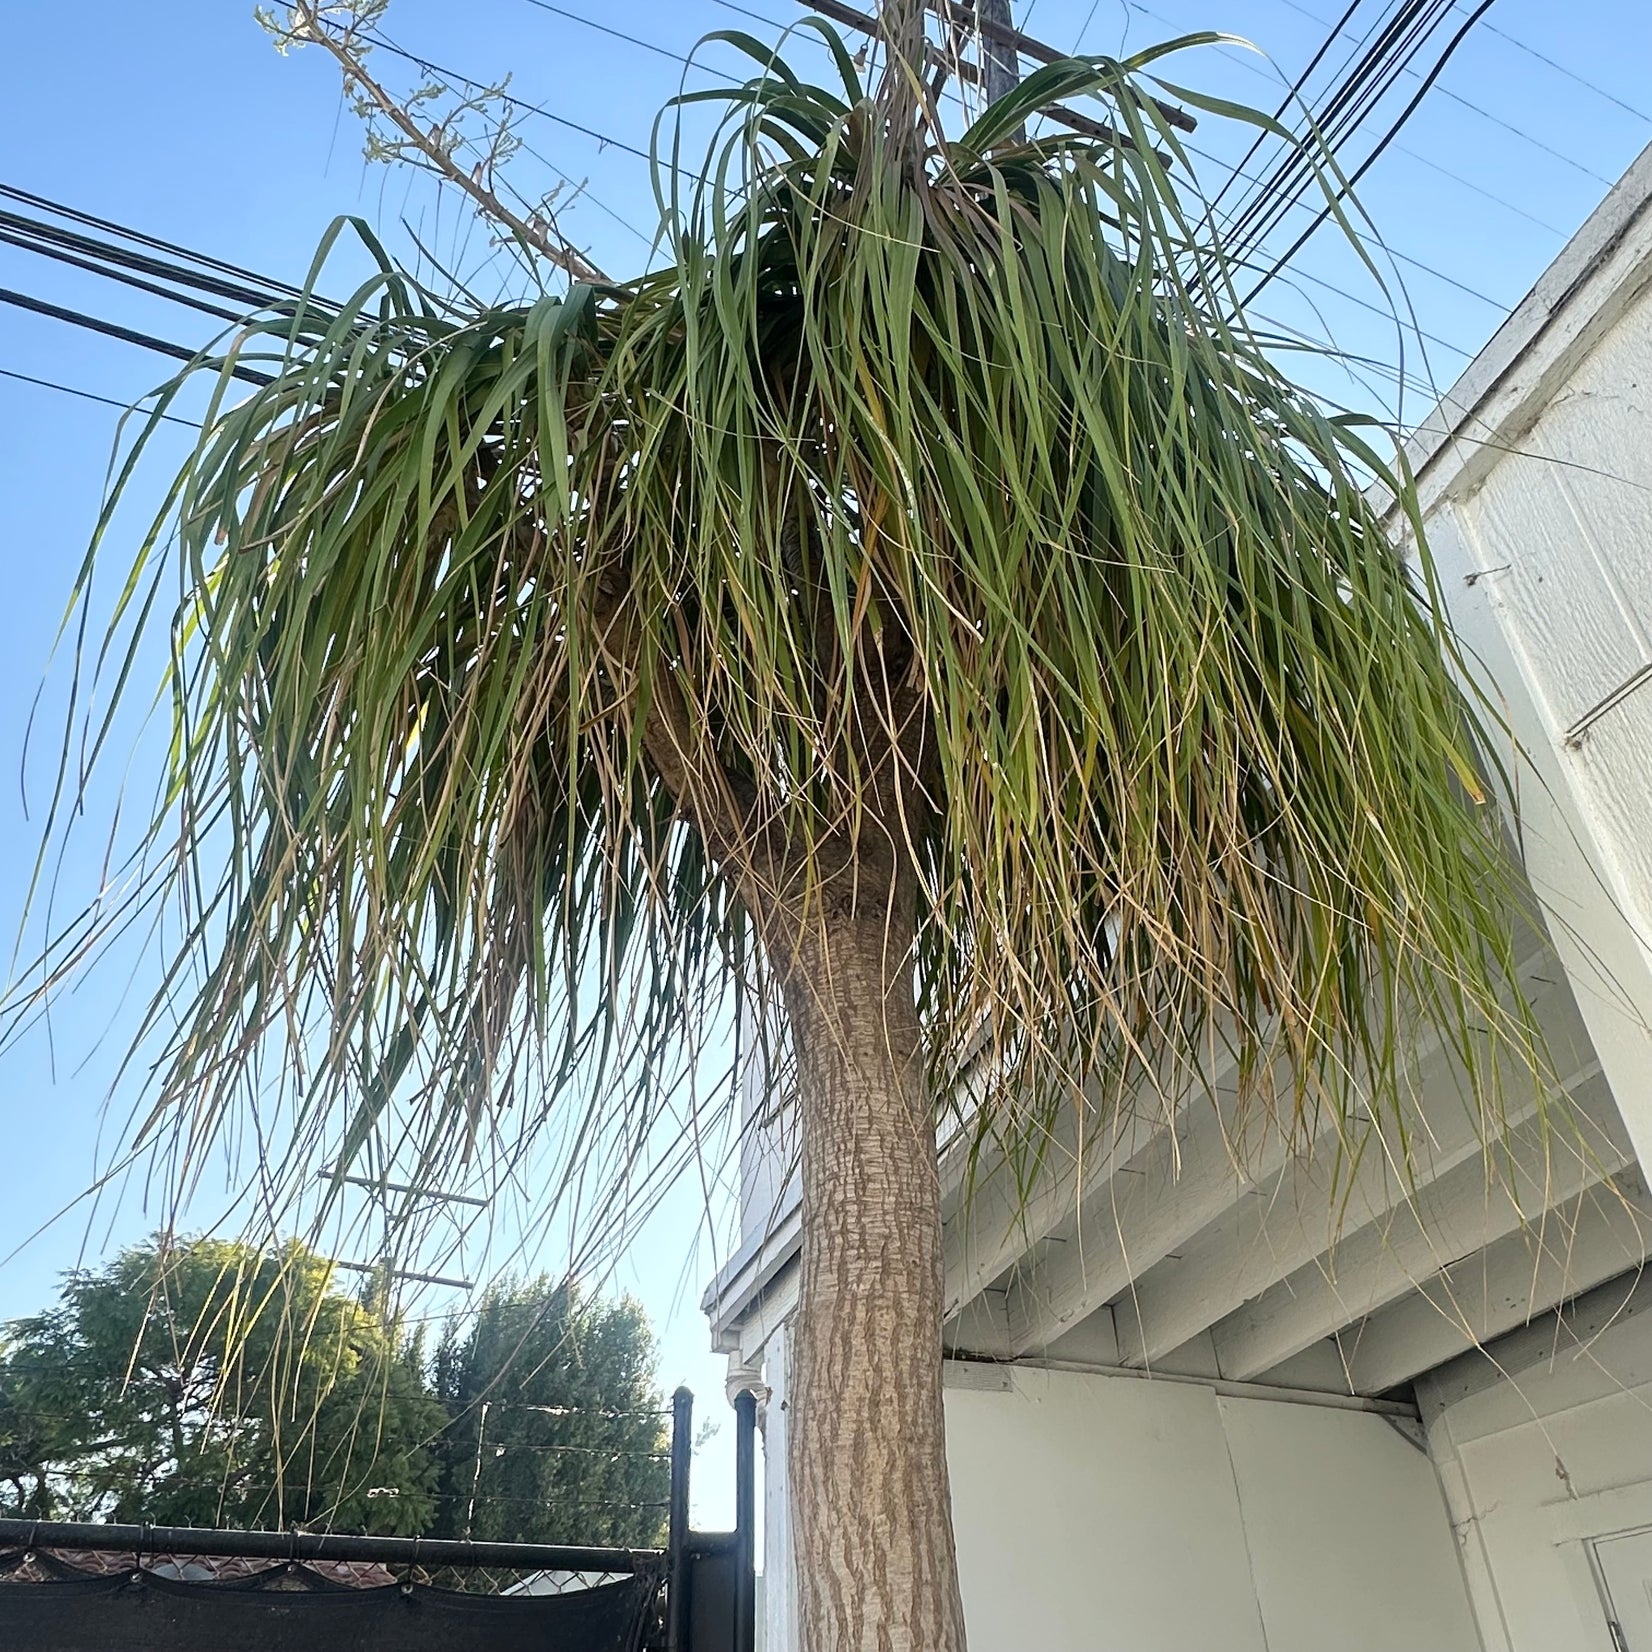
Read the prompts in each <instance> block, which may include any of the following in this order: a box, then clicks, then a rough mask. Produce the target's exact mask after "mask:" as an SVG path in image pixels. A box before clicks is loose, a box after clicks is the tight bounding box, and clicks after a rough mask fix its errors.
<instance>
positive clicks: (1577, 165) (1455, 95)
mask: <svg viewBox="0 0 1652 1652" xmlns="http://www.w3.org/2000/svg"><path fill="white" fill-rule="evenodd" d="M1281 4H1283V5H1286V6H1289V7H1290V8H1291V10H1292V11H1294V12H1300V13H1301V14H1302V16H1304V17H1306V18H1307V19H1308V20H1309V21H1310V22H1313V23H1318V24H1319V25H1320V26H1321V27H1322V28H1324V27H1328V26H1329V25H1328V24H1327V23H1326V20H1325V19H1324V18H1323V17H1320V16H1318V15H1317V14H1316V13H1314V12H1311V11H1309V10H1308V8H1307V7H1306V6H1304V5H1302V4H1300V3H1299V0H1281ZM1413 72H1414V73H1415V72H1417V71H1413ZM1440 96H1441V97H1443V98H1448V99H1450V101H1451V102H1453V103H1456V104H1460V105H1461V106H1462V107H1463V108H1464V109H1467V110H1468V111H1469V112H1470V113H1471V114H1475V115H1478V116H1480V118H1481V119H1482V120H1487V121H1490V122H1491V123H1492V125H1493V126H1498V127H1501V128H1502V129H1503V131H1505V132H1507V133H1509V134H1510V135H1511V136H1512V137H1516V138H1519V139H1520V140H1521V142H1523V143H1528V144H1530V145H1531V146H1532V147H1533V148H1534V149H1540V150H1542V151H1543V153H1544V154H1545V155H1552V156H1553V157H1554V158H1555V159H1556V160H1557V161H1563V162H1565V164H1566V165H1567V166H1569V167H1572V168H1574V169H1575V170H1576V171H1578V172H1581V173H1583V174H1584V176H1585V177H1589V178H1593V179H1594V180H1595V182H1596V183H1600V184H1605V185H1606V186H1607V187H1608V188H1610V187H1611V185H1612V179H1610V178H1607V177H1603V176H1602V175H1601V174H1600V173H1599V172H1596V171H1595V170H1594V168H1593V167H1590V166H1585V165H1584V164H1583V162H1582V161H1580V160H1575V159H1574V158H1573V157H1572V156H1570V155H1568V154H1565V153H1564V152H1563V151H1561V150H1559V149H1556V148H1554V147H1553V146H1552V145H1550V144H1546V143H1544V142H1543V140H1542V139H1541V138H1534V137H1533V136H1532V135H1531V133H1530V132H1527V131H1524V130H1523V129H1522V128H1520V127H1518V126H1515V125H1513V124H1512V123H1511V122H1509V121H1506V120H1504V119H1503V118H1502V116H1501V115H1494V114H1493V113H1492V112H1491V111H1490V110H1489V109H1484V108H1482V107H1481V106H1480V105H1479V104H1478V103H1473V102H1471V101H1470V100H1469V99H1468V98H1466V97H1464V96H1463V95H1462V93H1461V92H1454V91H1452V90H1451V89H1450V88H1449V87H1444V86H1442V87H1441V88H1440ZM1643 118H1644V117H1643Z"/></svg>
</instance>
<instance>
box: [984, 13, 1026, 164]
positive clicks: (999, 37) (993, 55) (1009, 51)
mask: <svg viewBox="0 0 1652 1652" xmlns="http://www.w3.org/2000/svg"><path fill="white" fill-rule="evenodd" d="M1014 27H1015V19H1014V18H1013V17H1011V16H1010V0H975V38H976V40H977V41H978V42H979V45H978V47H977V52H978V55H979V57H980V60H981V68H982V71H983V77H982V78H983V82H984V87H983V89H984V90H985V92H986V94H987V102H988V103H996V102H997V101H998V100H999V98H1001V97H1003V96H1004V95H1005V93H1007V92H1013V91H1014V90H1015V87H1016V83H1017V82H1018V81H1019V80H1020V79H1021V54H1020V53H1019V52H1018V51H1017V50H1016V49H1015V47H1014V46H1012V45H1011V44H1010V41H1009V36H1010V33H1011V31H1012V30H1013V29H1014ZM1025 130H1026V129H1025V128H1022V131H1023V133H1025Z"/></svg>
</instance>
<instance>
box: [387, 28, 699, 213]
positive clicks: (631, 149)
mask: <svg viewBox="0 0 1652 1652" xmlns="http://www.w3.org/2000/svg"><path fill="white" fill-rule="evenodd" d="M367 39H368V40H370V41H371V42H372V43H373V45H374V46H376V47H378V48H379V49H380V50H381V51H386V52H389V53H390V55H391V56H392V57H399V58H401V59H403V60H404V61H405V62H408V63H411V64H412V65H413V67H414V68H416V69H418V70H419V71H420V72H421V73H423V74H427V75H432V74H434V75H440V76H442V78H443V79H444V80H451V81H455V82H457V83H458V84H460V85H462V86H480V85H481V84H482V83H481V82H480V81H476V80H472V79H471V78H470V77H469V76H468V75H462V74H459V73H458V72H457V71H455V70H453V69H444V68H443V67H442V65H441V64H440V63H437V62H436V61H435V60H434V59H432V58H428V57H425V56H424V55H423V54H421V53H418V52H410V51H408V50H407V49H406V48H405V47H403V46H398V45H397V44H396V43H395V42H394V41H393V40H391V39H389V38H388V36H386V35H383V34H380V33H379V32H378V30H377V29H373V30H370V31H368V34H367ZM494 95H495V96H496V97H497V98H498V99H499V101H500V102H501V103H508V104H509V105H510V106H511V107H512V108H513V109H520V110H522V111H523V113H524V114H529V115H538V116H540V117H541V118H542V119H544V120H549V121H554V122H555V123H556V124H557V125H558V126H566V127H567V128H568V129H569V131H571V132H578V133H579V134H580V135H581V136H583V137H587V138H591V139H594V140H595V141H596V142H597V143H600V144H602V145H603V146H604V147H605V148H608V149H618V150H621V151H623V152H624V153H625V154H627V155H635V156H636V157H637V159H638V160H640V161H651V160H653V158H654V157H653V156H652V155H650V154H649V153H648V151H647V150H646V149H638V148H637V146H636V145H635V144H633V143H627V142H625V140H624V139H623V138H616V137H613V136H611V135H610V134H609V133H607V132H599V131H597V130H596V128H595V127H592V126H581V125H580V123H579V122H578V121H577V120H569V119H568V117H567V116H566V115H559V114H557V113H556V111H555V110H553V109H547V108H545V107H544V105H543V104H538V103H529V102H528V101H527V99H525V98H519V97H517V96H515V94H514V93H511V92H504V91H498V92H495V94H494ZM702 181H703V180H702Z"/></svg>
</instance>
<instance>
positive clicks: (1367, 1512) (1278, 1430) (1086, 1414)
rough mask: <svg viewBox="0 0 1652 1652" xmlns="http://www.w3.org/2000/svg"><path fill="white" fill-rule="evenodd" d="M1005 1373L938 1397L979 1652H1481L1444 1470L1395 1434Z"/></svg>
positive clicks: (1321, 1415) (1368, 1420)
mask: <svg viewBox="0 0 1652 1652" xmlns="http://www.w3.org/2000/svg"><path fill="white" fill-rule="evenodd" d="M1006 1376H1007V1380H1008V1382H1009V1387H1008V1389H1007V1390H999V1391H996V1392H993V1391H988V1392H983V1391H980V1390H971V1389H964V1388H957V1387H953V1388H949V1390H948V1393H947V1428H948V1434H949V1454H950V1460H951V1467H952V1477H953V1479H952V1499H953V1510H954V1517H955V1524H956V1527H957V1533H958V1549H959V1554H958V1563H959V1573H960V1576H961V1578H962V1581H963V1590H964V1611H965V1617H966V1619H967V1622H968V1627H969V1638H970V1647H971V1652H1024V1649H1026V1648H1029V1647H1037V1648H1039V1649H1040V1652H1097V1649H1099V1648H1115V1647H1116V1648H1119V1649H1120V1652H1126V1649H1127V1652H1326V1649H1327V1648H1330V1647H1335V1648H1336V1649H1337V1652H1479V1645H1480V1643H1479V1639H1478V1637H1477V1636H1476V1634H1475V1629H1474V1621H1473V1616H1472V1613H1471V1611H1470V1608H1469V1601H1468V1595H1467V1591H1466V1589H1465V1586H1464V1582H1463V1576H1462V1572H1461V1569H1460V1567H1459V1566H1458V1563H1457V1558H1456V1554H1455V1550H1454V1548H1453V1545H1452V1542H1451V1538H1450V1529H1449V1524H1448V1521H1447V1516H1446V1509H1445V1504H1444V1502H1443V1500H1442V1497H1441V1494H1440V1487H1439V1482H1438V1479H1437V1478H1436V1476H1435V1473H1434V1469H1433V1465H1432V1464H1431V1463H1430V1462H1429V1459H1428V1457H1427V1456H1426V1454H1425V1453H1424V1452H1423V1451H1421V1450H1420V1449H1419V1448H1418V1446H1417V1445H1416V1444H1415V1443H1413V1441H1411V1440H1409V1439H1407V1438H1406V1437H1405V1436H1404V1435H1403V1434H1402V1433H1401V1432H1400V1431H1398V1430H1397V1429H1396V1428H1394V1427H1393V1426H1392V1425H1391V1424H1390V1423H1389V1422H1388V1421H1387V1419H1385V1418H1383V1417H1379V1416H1374V1415H1372V1414H1371V1413H1369V1412H1356V1411H1340V1410H1331V1409H1326V1408H1323V1407H1319V1406H1312V1405H1303V1404H1295V1403H1282V1402H1277V1401H1271V1400H1257V1399H1243V1398H1236V1397H1233V1396H1230V1395H1221V1394H1218V1393H1217V1392H1216V1391H1215V1390H1214V1389H1213V1388H1210V1387H1206V1386H1202V1385H1198V1384H1193V1383H1172V1382H1164V1381H1140V1380H1135V1379H1131V1378H1124V1377H1108V1376H1096V1375H1080V1374H1077V1373H1072V1372H1056V1371H1041V1370H1034V1369H1028V1368H1018V1369H1015V1370H1014V1371H1013V1372H1009V1373H1006Z"/></svg>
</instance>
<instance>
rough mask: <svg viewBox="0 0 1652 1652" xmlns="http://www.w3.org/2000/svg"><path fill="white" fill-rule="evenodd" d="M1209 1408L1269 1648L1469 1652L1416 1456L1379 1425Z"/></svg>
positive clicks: (1310, 1413) (1378, 1420) (1235, 1402)
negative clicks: (1229, 1470) (1229, 1473)
mask: <svg viewBox="0 0 1652 1652" xmlns="http://www.w3.org/2000/svg"><path fill="white" fill-rule="evenodd" d="M1218 1403H1219V1405H1220V1408H1221V1413H1222V1423H1223V1428H1224V1431H1225V1433H1226V1435H1227V1442H1228V1450H1229V1452H1230V1453H1231V1455H1232V1459H1233V1470H1234V1476H1235V1478H1236V1480H1237V1482H1238V1486H1239V1505H1240V1508H1241V1510H1242V1512H1243V1515H1244V1521H1245V1537H1246V1541H1247V1542H1248V1543H1249V1545H1250V1555H1251V1566H1252V1570H1253V1572H1254V1575H1255V1578H1256V1594H1257V1599H1258V1600H1259V1602H1260V1603H1261V1608H1262V1622H1263V1625H1264V1627H1265V1630H1266V1634H1267V1642H1268V1652H1325V1649H1326V1648H1327V1647H1329V1646H1332V1645H1334V1646H1335V1647H1336V1652H1478V1648H1479V1645H1480V1639H1479V1635H1478V1633H1477V1632H1476V1630H1475V1626H1474V1616H1473V1614H1472V1612H1471V1611H1470V1609H1469V1601H1468V1593H1467V1591H1466V1589H1465V1587H1464V1583H1463V1574H1462V1569H1461V1568H1460V1566H1459V1565H1458V1563H1457V1551H1456V1545H1455V1543H1454V1542H1453V1541H1452V1536H1451V1525H1450V1522H1449V1520H1448V1519H1447V1517H1446V1509H1445V1504H1444V1502H1443V1501H1442V1499H1441V1496H1440V1485H1439V1480H1438V1479H1437V1477H1436V1475H1435V1473H1434V1465H1433V1464H1432V1463H1431V1462H1430V1461H1429V1459H1428V1457H1427V1455H1426V1454H1425V1453H1424V1452H1422V1451H1420V1450H1419V1449H1418V1448H1417V1446H1416V1445H1414V1444H1413V1443H1412V1442H1411V1441H1410V1440H1409V1439H1407V1438H1406V1437H1405V1436H1404V1435H1402V1434H1401V1433H1400V1432H1399V1430H1397V1429H1396V1428H1394V1427H1393V1426H1392V1425H1391V1424H1390V1423H1389V1422H1388V1421H1387V1420H1386V1419H1385V1418H1382V1417H1374V1416H1371V1415H1369V1414H1363V1413H1360V1412H1352V1411H1321V1410H1315V1409H1313V1408H1312V1407H1308V1406H1301V1405H1276V1404H1273V1403H1271V1402H1269V1401H1266V1400H1244V1399H1230V1398H1224V1399H1222V1400H1220V1401H1219V1402H1218ZM1333 1625H1334V1626H1335V1628H1334V1633H1333V1632H1332V1629H1331V1626H1333Z"/></svg>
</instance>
